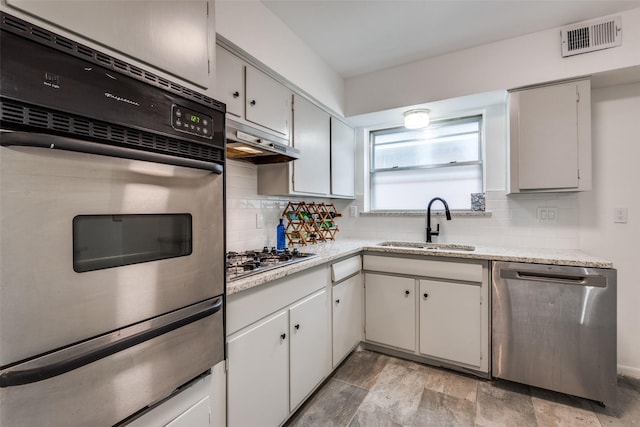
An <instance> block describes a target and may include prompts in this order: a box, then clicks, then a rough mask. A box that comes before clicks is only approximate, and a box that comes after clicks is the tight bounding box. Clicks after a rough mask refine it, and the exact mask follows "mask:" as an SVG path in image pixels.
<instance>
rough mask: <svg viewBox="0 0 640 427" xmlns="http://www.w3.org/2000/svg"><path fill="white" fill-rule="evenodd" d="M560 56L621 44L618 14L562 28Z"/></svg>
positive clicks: (620, 26)
mask: <svg viewBox="0 0 640 427" xmlns="http://www.w3.org/2000/svg"><path fill="white" fill-rule="evenodd" d="M561 34H562V56H563V57H565V56H572V55H578V54H580V53H587V52H593V51H594V50H601V49H607V48H610V47H615V46H620V45H621V44H622V25H621V18H620V16H615V17H613V18H606V19H599V20H597V21H588V22H582V23H578V24H573V25H570V26H568V27H565V28H563V29H562V32H561Z"/></svg>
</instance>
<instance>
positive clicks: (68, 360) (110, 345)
mask: <svg viewBox="0 0 640 427" xmlns="http://www.w3.org/2000/svg"><path fill="white" fill-rule="evenodd" d="M222 305H223V302H222V298H216V299H214V300H209V301H205V302H203V303H199V304H196V305H194V306H191V307H187V308H186V309H182V310H178V312H175V313H170V314H169V315H167V316H166V317H168V319H167V320H166V321H160V322H157V323H159V324H153V326H152V327H149V328H146V329H143V330H139V331H138V330H137V329H140V328H139V327H136V325H134V326H132V327H130V328H135V329H136V331H134V332H133V333H127V332H126V329H128V328H126V329H125V330H122V331H116V332H115V333H114V335H118V336H120V335H125V336H124V337H123V338H121V339H118V340H115V341H112V340H110V339H108V338H109V337H101V338H97V339H96V342H95V345H94V344H93V343H92V342H91V341H90V342H87V343H84V344H79V345H78V346H76V348H74V347H70V348H69V349H65V350H61V351H59V352H56V353H53V354H50V355H47V356H43V357H42V358H41V359H36V360H34V361H30V362H26V363H24V364H22V365H19V366H17V367H16V369H15V370H11V369H8V370H6V371H4V372H2V374H0V388H6V387H13V386H20V385H25V384H31V383H36V382H39V381H44V380H46V379H49V378H53V377H56V376H58V375H62V374H65V373H67V372H71V371H73V370H75V369H78V368H81V367H83V366H85V365H88V364H90V363H93V362H96V361H98V360H100V359H104V358H105V357H109V356H111V355H113V354H115V353H118V352H120V351H123V350H126V349H128V348H130V347H133V346H136V345H138V344H142V343H143V342H145V341H149V340H151V339H153V338H156V337H158V336H160V335H164V334H166V333H168V332H171V331H173V330H176V329H178V328H181V327H183V326H186V325H189V324H191V323H193V322H196V321H198V320H201V319H204V318H205V317H208V316H212V315H214V314H215V313H217V312H219V311H220V310H221V309H222ZM153 322H154V320H153V319H152V320H151V321H149V324H152V323H153ZM110 335H111V334H110ZM77 347H81V349H80V351H78V349H77ZM66 352H68V353H71V354H70V355H68V357H66V356H65V353H66ZM47 359H54V360H52V361H51V362H50V363H49V362H47V361H46V360H47ZM34 365H36V366H34Z"/></svg>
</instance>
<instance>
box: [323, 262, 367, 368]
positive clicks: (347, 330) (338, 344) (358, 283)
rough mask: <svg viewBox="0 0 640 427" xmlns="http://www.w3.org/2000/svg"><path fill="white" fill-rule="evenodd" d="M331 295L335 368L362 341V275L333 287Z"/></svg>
mask: <svg viewBox="0 0 640 427" xmlns="http://www.w3.org/2000/svg"><path fill="white" fill-rule="evenodd" d="M332 293H333V298H332V302H331V304H332V305H333V366H334V367H335V366H337V365H338V363H340V361H342V359H344V358H345V356H346V355H347V354H348V353H349V351H351V350H352V349H353V348H354V347H355V346H356V345H357V344H358V343H359V342H360V341H361V340H362V275H361V274H356V275H355V276H352V277H350V278H348V279H346V280H345V281H344V282H341V283H338V284H337V285H334V286H333V289H332Z"/></svg>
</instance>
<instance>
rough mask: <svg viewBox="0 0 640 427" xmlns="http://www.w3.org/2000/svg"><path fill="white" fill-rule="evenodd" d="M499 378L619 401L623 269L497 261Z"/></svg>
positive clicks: (495, 365)
mask: <svg viewBox="0 0 640 427" xmlns="http://www.w3.org/2000/svg"><path fill="white" fill-rule="evenodd" d="M492 274H493V275H492V297H491V298H492V326H491V328H492V376H493V377H496V378H502V379H506V380H510V381H515V382H519V383H523V384H528V385H532V386H535V387H541V388H545V389H549V390H554V391H559V392H562V393H567V394H571V395H575V396H580V397H584V398H587V399H592V400H595V401H598V402H602V403H604V404H606V405H612V404H614V403H615V400H616V389H617V387H616V270H613V269H596V268H582V267H565V266H555V265H541V264H525V263H510V262H494V263H493V268H492Z"/></svg>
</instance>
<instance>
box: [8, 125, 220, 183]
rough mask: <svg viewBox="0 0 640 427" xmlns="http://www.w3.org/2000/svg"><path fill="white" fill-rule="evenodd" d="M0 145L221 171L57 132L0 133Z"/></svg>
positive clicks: (212, 166) (217, 167)
mask: <svg viewBox="0 0 640 427" xmlns="http://www.w3.org/2000/svg"><path fill="white" fill-rule="evenodd" d="M0 145H2V146H10V145H17V146H22V147H38V148H52V149H59V150H67V151H76V152H80V153H87V154H97V155H101V156H110V157H120V158H123V159H131V160H143V161H147V162H154V163H164V164H168V165H173V166H185V167H188V168H194V169H204V170H208V171H211V172H214V173H217V174H222V170H223V169H222V166H221V165H219V164H217V163H209V162H204V161H202V160H195V159H188V158H185V157H177V156H170V155H167V154H160V153H153V152H150V151H141V150H134V149H132V148H125V147H118V146H114V145H108V144H101V143H97V142H91V141H83V140H81V139H74V138H67V137H64V136H58V135H48V134H44V133H31V132H12V131H9V132H4V131H3V132H2V137H1V138H0Z"/></svg>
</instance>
